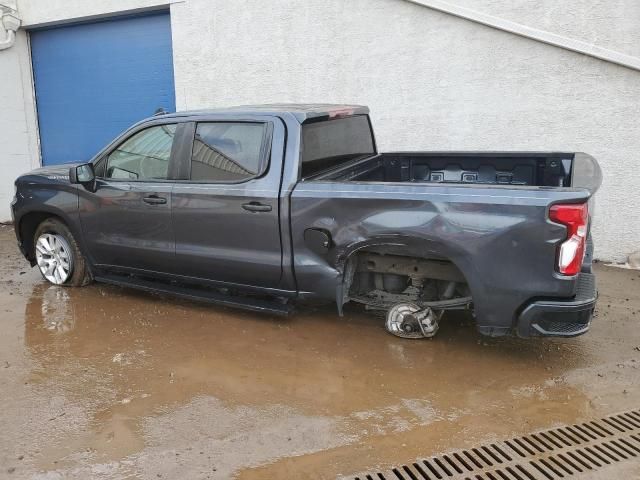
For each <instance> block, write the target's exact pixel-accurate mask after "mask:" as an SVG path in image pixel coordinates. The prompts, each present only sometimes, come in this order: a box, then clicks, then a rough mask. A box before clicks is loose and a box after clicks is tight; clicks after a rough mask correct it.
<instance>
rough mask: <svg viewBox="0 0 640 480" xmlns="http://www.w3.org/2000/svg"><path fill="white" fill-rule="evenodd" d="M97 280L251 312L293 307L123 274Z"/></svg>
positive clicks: (286, 310)
mask: <svg viewBox="0 0 640 480" xmlns="http://www.w3.org/2000/svg"><path fill="white" fill-rule="evenodd" d="M95 280H96V281H97V282H102V283H108V284H110V285H117V286H119V287H130V288H135V289H136V290H143V291H145V292H151V293H163V294H167V295H172V296H176V297H180V298H185V299H187V300H195V301H198V302H206V303H213V304H215V305H222V306H224V307H231V308H239V309H243V310H249V311H252V312H259V313H267V314H272V315H289V314H290V313H292V312H293V307H292V306H291V305H289V304H281V303H278V302H277V301H271V302H270V301H268V300H261V299H258V298H254V297H251V296H246V297H245V296H239V295H235V296H234V295H225V294H223V293H219V292H216V291H214V290H199V289H194V288H189V287H187V286H182V285H171V286H169V285H167V284H165V283H161V282H154V281H152V280H145V279H144V278H139V277H134V276H124V275H108V274H102V275H96V276H95Z"/></svg>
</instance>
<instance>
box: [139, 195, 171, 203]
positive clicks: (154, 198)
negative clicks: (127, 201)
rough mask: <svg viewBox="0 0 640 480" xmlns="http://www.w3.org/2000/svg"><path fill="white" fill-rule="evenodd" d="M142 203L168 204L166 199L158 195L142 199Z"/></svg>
mask: <svg viewBox="0 0 640 480" xmlns="http://www.w3.org/2000/svg"><path fill="white" fill-rule="evenodd" d="M142 201H143V202H144V203H147V204H149V205H164V204H165V203H167V199H166V198H162V197H158V196H157V195H151V196H149V197H144V198H143V199H142Z"/></svg>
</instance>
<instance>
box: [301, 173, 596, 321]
mask: <svg viewBox="0 0 640 480" xmlns="http://www.w3.org/2000/svg"><path fill="white" fill-rule="evenodd" d="M588 195H589V194H588V192H587V191H585V190H580V189H566V188H565V189H562V190H560V189H552V188H536V187H525V188H520V187H512V188H500V187H490V186H489V187H484V186H464V185H457V186H447V185H433V184H430V185H427V184H419V183H416V184H407V183H402V184H394V183H374V182H350V183H340V182H326V181H315V182H314V181H309V182H302V183H300V184H299V185H298V186H297V187H296V188H295V190H294V191H293V193H292V196H291V229H292V238H293V258H294V266H295V274H296V280H297V283H298V288H299V290H300V292H301V296H303V297H305V296H306V297H311V298H316V299H323V300H328V301H333V300H335V299H336V295H337V293H338V296H339V290H338V289H339V288H340V286H341V284H342V275H343V272H344V265H345V262H346V260H347V258H348V257H349V255H351V254H352V253H353V252H356V251H357V250H359V249H362V248H365V247H367V246H371V245H392V244H393V245H397V246H400V248H402V251H403V253H404V252H406V254H407V255H409V256H418V257H436V258H438V257H444V258H446V259H448V260H450V261H452V262H453V263H454V264H455V265H456V266H457V267H458V268H459V269H460V270H461V271H462V273H463V274H464V276H465V278H466V280H467V283H468V285H469V287H470V289H471V294H472V296H473V300H474V310H475V314H476V317H477V323H478V325H479V326H486V327H495V328H497V329H506V328H511V326H512V324H513V321H514V314H515V313H516V312H517V311H518V309H519V308H520V306H521V305H522V304H523V303H524V302H525V301H527V300H528V299H530V298H532V297H534V296H549V297H567V296H571V295H573V294H574V292H573V288H574V282H573V281H572V280H571V279H567V278H562V277H560V276H557V275H555V274H554V273H553V272H554V263H553V262H554V261H555V251H556V246H557V244H558V242H560V241H562V240H563V239H564V235H565V230H564V228H563V227H561V226H558V225H555V224H553V223H551V222H549V221H548V220H547V211H548V208H549V205H550V204H552V203H554V202H558V201H584V200H585V199H586V198H587V197H588ZM308 228H317V229H323V230H326V231H327V232H329V233H330V235H331V239H332V245H331V247H330V248H329V249H328V250H327V251H326V253H323V252H318V250H317V249H311V248H309V245H307V243H306V242H305V240H304V232H305V230H306V229H308ZM396 248H398V247H396Z"/></svg>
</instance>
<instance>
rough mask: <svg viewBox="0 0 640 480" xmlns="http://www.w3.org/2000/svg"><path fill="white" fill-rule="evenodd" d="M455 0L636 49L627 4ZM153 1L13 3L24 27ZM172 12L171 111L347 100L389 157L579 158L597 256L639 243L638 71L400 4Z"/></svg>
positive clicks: (637, 35)
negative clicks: (595, 169)
mask: <svg viewBox="0 0 640 480" xmlns="http://www.w3.org/2000/svg"><path fill="white" fill-rule="evenodd" d="M451 1H452V3H456V4H458V5H462V6H465V7H468V8H473V9H476V10H480V11H483V12H484V13H489V14H491V15H496V16H501V17H503V18H505V19H508V20H511V21H515V22H518V23H523V24H526V25H529V26H533V27H536V28H540V29H547V30H549V31H551V32H553V33H559V34H563V35H566V36H569V37H571V38H576V39H579V40H583V41H588V42H593V43H595V44H597V45H599V46H601V47H605V48H608V49H613V50H617V51H620V52H622V53H626V54H628V55H636V56H637V55H640V47H638V45H640V41H638V40H639V39H640V22H638V21H637V19H638V18H639V17H638V14H639V13H640V12H639V9H640V7H639V6H638V4H637V2H636V1H635V0H621V1H619V2H615V4H616V5H615V6H611V2H604V1H602V0H588V1H587V0H568V1H565V2H560V3H558V2H554V1H552V0H543V1H542V2H537V1H534V0H519V1H518V2H512V1H509V0H451ZM162 3H166V2H154V1H152V0H106V1H102V2H85V1H82V0H64V1H63V0H28V1H26V0H19V3H18V5H19V7H20V9H21V13H22V15H23V18H24V20H25V23H26V24H27V25H35V24H47V23H50V22H54V23H55V22H60V21H67V20H69V19H77V18H79V17H92V16H96V15H102V14H110V13H114V12H118V11H124V10H130V9H136V8H141V7H149V6H152V5H158V4H162ZM171 15H172V31H173V43H174V70H175V77H176V78H175V80H176V102H177V106H178V109H187V108H189V109H192V108H200V107H214V106H221V105H230V104H241V103H253V102H256V103H262V102H273V101H278V102H280V101H291V102H297V101H299V102H302V101H304V102H314V101H318V102H349V103H351V102H356V103H363V104H368V105H369V106H370V107H371V109H372V114H373V120H374V125H375V127H376V130H377V136H378V142H379V145H380V147H381V149H385V150H398V149H406V150H416V149H429V150H440V149H442V150H446V149H458V150H459V149H465V150H466V149H477V150H486V149H491V150H569V151H574V150H575V151H585V152H588V153H591V154H593V155H595V156H596V157H597V158H598V160H599V161H600V163H601V165H602V167H603V170H604V173H605V181H604V185H603V188H602V190H601V191H600V193H599V194H598V212H597V220H596V225H595V227H594V234H595V237H596V245H597V249H596V255H597V257H599V258H601V259H606V260H618V261H621V260H624V259H625V258H626V255H627V254H629V253H631V252H633V251H636V250H640V240H639V239H640V200H638V197H637V196H636V195H635V191H636V189H637V185H640V168H638V167H637V165H638V164H639V163H640V162H639V159H638V156H639V155H638V153H637V152H638V151H640V122H639V121H638V119H639V118H640V73H639V72H637V71H633V70H629V69H626V68H624V67H619V66H615V65H612V64H609V63H606V62H603V61H600V60H595V59H593V58H589V57H585V56H583V55H578V54H575V53H572V52H568V51H565V50H561V49H559V48H556V47H552V46H548V45H544V44H541V43H538V42H535V41H532V40H528V39H525V38H521V37H517V36H514V35H511V34H508V33H504V32H500V31H498V30H494V29H491V28H487V27H484V26H481V25H477V24H474V23H471V22H468V21H465V20H461V19H458V18H454V17H451V16H449V15H446V14H443V13H438V12H435V11H432V10H429V9H427V8H424V7H421V6H418V5H415V4H411V3H408V2H405V1H403V0H349V1H344V0H271V1H270V2H264V1H263V0H234V1H232V2H230V1H228V0H185V1H184V2H176V3H172V5H171ZM2 55H3V54H2V52H0V62H2V61H3V58H2ZM1 66H2V64H1V63H0V67H1ZM29 88H30V87H29ZM28 95H30V92H28V93H27V96H28ZM3 118H4V113H1V112H0V121H2V119H3ZM31 128H34V124H32V125H31ZM0 145H1V144H0ZM2 155H4V153H3V150H2V148H1V147H0V159H1V158H2ZM0 161H1V160H0ZM2 188H4V187H3V186H1V185H0V191H2ZM1 208H2V205H0V209H1ZM0 215H1V210H0Z"/></svg>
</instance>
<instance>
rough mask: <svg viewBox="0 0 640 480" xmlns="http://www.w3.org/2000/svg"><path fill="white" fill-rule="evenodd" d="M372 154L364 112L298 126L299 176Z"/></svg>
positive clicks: (305, 175)
mask: <svg viewBox="0 0 640 480" xmlns="http://www.w3.org/2000/svg"><path fill="white" fill-rule="evenodd" d="M374 153H375V146H374V142H373V133H372V132H371V126H370V124H369V119H368V117H367V116H366V115H357V116H353V117H347V118H337V119H332V120H325V121H321V122H314V123H305V124H303V125H302V177H303V178H305V177H309V176H310V175H314V174H315V173H318V172H320V171H322V170H326V169H328V168H331V167H335V166H336V165H339V164H341V163H344V162H347V161H349V160H353V159H354V158H359V157H363V156H369V155H372V154H374Z"/></svg>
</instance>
